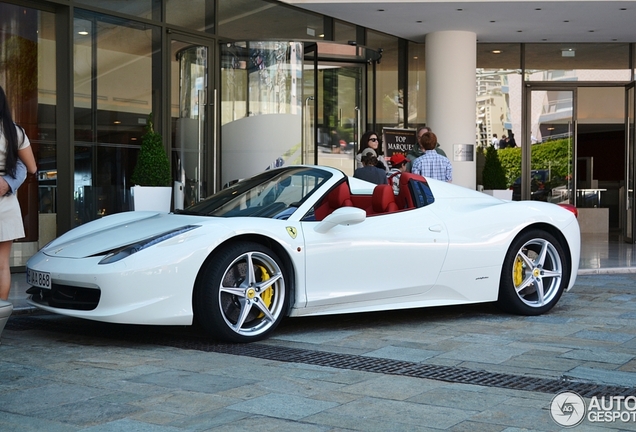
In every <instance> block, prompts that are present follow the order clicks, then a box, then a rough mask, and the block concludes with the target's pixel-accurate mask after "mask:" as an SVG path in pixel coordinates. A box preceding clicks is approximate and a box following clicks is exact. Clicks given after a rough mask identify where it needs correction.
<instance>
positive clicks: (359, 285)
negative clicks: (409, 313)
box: [27, 166, 580, 342]
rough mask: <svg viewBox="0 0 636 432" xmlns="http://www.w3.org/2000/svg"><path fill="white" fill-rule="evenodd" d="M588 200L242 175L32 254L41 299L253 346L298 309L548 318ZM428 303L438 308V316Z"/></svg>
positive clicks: (291, 171) (327, 173)
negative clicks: (574, 204) (201, 196)
mask: <svg viewBox="0 0 636 432" xmlns="http://www.w3.org/2000/svg"><path fill="white" fill-rule="evenodd" d="M579 254H580V233H579V225H578V222H577V220H576V216H575V209H572V208H570V209H569V210H568V209H565V208H563V207H562V206H559V205H556V204H549V203H544V202H537V201H521V202H513V201H502V200H499V199H496V198H492V197H491V196H489V195H486V194H483V193H481V192H476V191H473V190H469V189H466V188H463V187H459V186H454V185H452V184H448V183H443V182H438V181H436V180H428V181H427V180H425V179H424V178H423V177H420V176H417V175H414V174H408V173H405V174H402V176H401V179H400V189H399V193H398V194H397V195H395V194H394V192H393V190H392V188H391V186H388V185H379V186H375V185H373V184H370V183H367V182H363V181H361V180H358V179H355V178H350V177H347V176H346V175H345V174H344V173H342V172H341V171H339V170H337V169H333V168H328V167H322V166H289V167H283V168H277V169H273V170H268V171H265V172H263V173H261V174H258V175H256V176H255V177H252V178H249V179H246V180H242V181H240V182H238V183H236V184H234V185H233V186H231V187H229V188H227V189H224V190H223V191H221V192H219V193H217V194H216V195H214V196H212V197H210V198H208V199H206V200H204V201H202V202H200V203H198V204H195V205H194V206H192V207H189V208H187V209H185V210H181V211H177V212H175V213H170V214H167V213H157V212H126V213H119V214H115V215H112V216H107V217H104V218H102V219H99V220H96V221H93V222H90V223H87V224H85V225H82V226H80V227H78V228H75V229H73V230H71V231H69V232H67V233H66V234H64V235H62V236H61V237H59V238H58V239H56V240H54V241H53V242H51V243H50V244H48V245H47V246H45V247H44V248H43V249H42V250H40V251H39V252H38V253H37V254H36V255H35V256H33V257H32V258H31V259H29V261H28V263H27V280H28V282H29V283H30V284H31V285H32V287H31V288H29V290H28V293H29V294H30V299H29V302H30V303H31V304H32V305H34V306H37V307H39V308H41V309H44V310H47V311H50V312H55V313H59V314H64V315H68V316H73V317H79V318H87V319H91V320H98V321H106V322H113V323H130V324H154V325H162V324H163V325H189V324H192V323H193V320H194V319H196V320H197V321H198V322H199V323H200V324H201V325H202V326H203V327H204V328H205V329H206V330H207V331H208V332H209V333H210V334H211V335H213V336H214V337H216V338H219V339H223V340H228V341H235V342H249V341H255V340H259V339H262V338H264V337H266V336H267V335H269V334H270V333H271V332H272V331H273V330H274V329H275V328H276V326H277V325H278V324H279V323H280V321H281V320H282V319H283V318H284V317H286V316H305V315H325V314H340V313H351V312H366V311H378V310H390V309H404V308H422V307H426V306H439V305H457V304H466V303H480V302H495V301H496V302H497V303H498V304H499V305H500V306H501V307H502V308H503V309H504V310H506V311H510V312H513V313H518V314H524V315H537V314H541V313H544V312H546V311H548V310H550V309H551V308H552V307H553V306H554V305H555V304H556V303H557V301H558V300H559V298H560V297H561V294H562V293H563V291H564V290H567V289H569V288H571V287H572V285H573V284H574V281H575V277H576V274H577V270H578V262H579ZM423 313H424V312H423Z"/></svg>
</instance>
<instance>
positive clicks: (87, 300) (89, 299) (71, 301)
mask: <svg viewBox="0 0 636 432" xmlns="http://www.w3.org/2000/svg"><path fill="white" fill-rule="evenodd" d="M27 294H31V300H32V301H34V302H35V303H38V304H41V305H45V306H50V307H54V308H59V309H74V310H93V309H95V308H96V307H97V305H98V304H99V298H100V296H101V291H100V290H98V289H95V288H82V287H76V286H70V285H60V284H56V283H53V284H52V285H51V289H50V290H49V289H45V288H38V287H31V288H29V289H28V290H27Z"/></svg>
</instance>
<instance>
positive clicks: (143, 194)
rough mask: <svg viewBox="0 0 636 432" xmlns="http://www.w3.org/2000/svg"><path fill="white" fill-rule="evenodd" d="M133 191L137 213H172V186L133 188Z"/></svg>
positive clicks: (134, 206)
mask: <svg viewBox="0 0 636 432" xmlns="http://www.w3.org/2000/svg"><path fill="white" fill-rule="evenodd" d="M130 189H131V192H132V198H133V208H134V210H135V211H144V210H150V211H160V212H165V213H170V202H171V200H172V188H171V187H170V186H166V187H161V186H133V187H132V188H130Z"/></svg>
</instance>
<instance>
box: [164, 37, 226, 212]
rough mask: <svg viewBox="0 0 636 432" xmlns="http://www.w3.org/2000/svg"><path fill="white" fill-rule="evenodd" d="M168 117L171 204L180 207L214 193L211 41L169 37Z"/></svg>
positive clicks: (213, 100)
mask: <svg viewBox="0 0 636 432" xmlns="http://www.w3.org/2000/svg"><path fill="white" fill-rule="evenodd" d="M170 54H171V63H170V71H171V79H170V95H171V106H170V108H171V109H170V113H171V114H170V117H171V118H170V120H171V126H172V129H171V130H172V133H171V139H172V145H171V148H172V172H173V173H174V176H175V185H174V190H175V194H174V208H175V209H182V208H184V207H188V206H190V205H192V204H194V203H196V202H199V201H200V200H202V199H203V198H205V197H206V196H207V195H208V194H212V193H214V191H215V189H216V185H215V184H214V179H215V178H216V175H215V170H214V161H215V160H216V149H215V146H214V142H215V132H214V130H213V129H214V128H213V127H212V125H213V122H214V119H215V118H216V115H215V112H214V107H215V102H216V101H215V99H216V93H215V92H214V90H213V83H214V80H213V79H212V76H211V72H210V71H211V70H212V68H211V67H210V59H211V58H213V57H212V45H210V44H207V43H205V42H202V41H197V40H193V39H190V38H183V37H181V36H172V38H171V40H170Z"/></svg>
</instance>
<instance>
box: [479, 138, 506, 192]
mask: <svg viewBox="0 0 636 432" xmlns="http://www.w3.org/2000/svg"><path fill="white" fill-rule="evenodd" d="M497 153H498V152H497V149H495V148H494V147H493V146H489V147H488V148H487V149H486V161H485V162H484V171H483V173H482V181H483V182H484V184H483V186H484V189H506V172H505V171H504V169H503V167H502V166H501V161H499V156H498V155H497Z"/></svg>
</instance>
